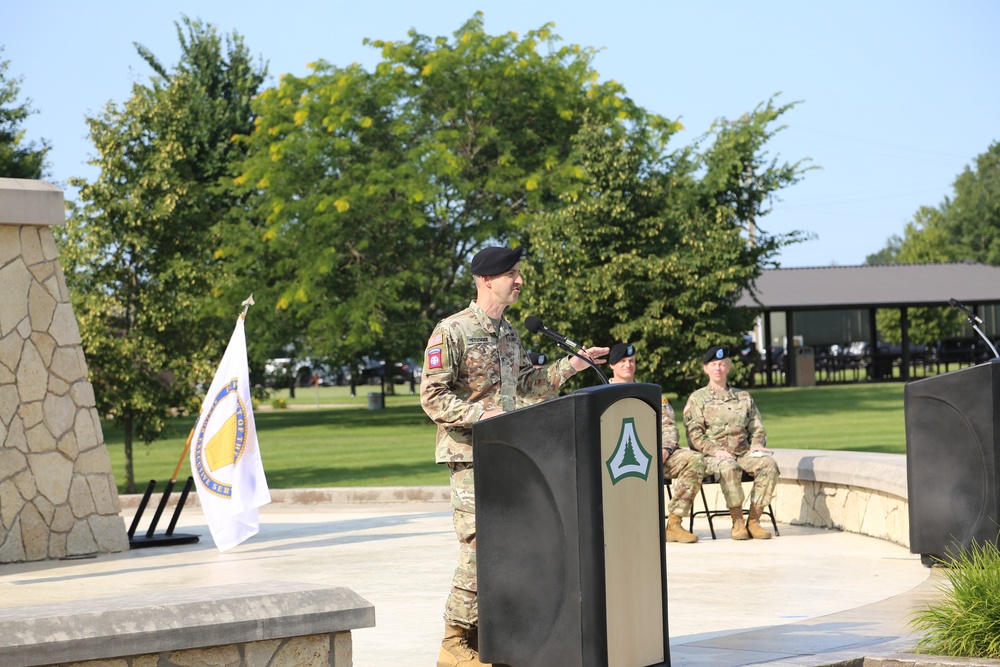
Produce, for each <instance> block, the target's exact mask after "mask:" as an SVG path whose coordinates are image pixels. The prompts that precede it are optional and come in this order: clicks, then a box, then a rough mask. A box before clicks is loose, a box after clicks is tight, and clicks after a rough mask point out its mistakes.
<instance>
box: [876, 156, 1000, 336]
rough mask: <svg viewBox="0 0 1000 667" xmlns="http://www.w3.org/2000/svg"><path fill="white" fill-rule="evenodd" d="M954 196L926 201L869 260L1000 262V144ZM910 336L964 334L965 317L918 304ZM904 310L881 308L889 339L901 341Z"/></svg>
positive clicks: (968, 172)
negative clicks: (900, 231)
mask: <svg viewBox="0 0 1000 667" xmlns="http://www.w3.org/2000/svg"><path fill="white" fill-rule="evenodd" d="M953 188H954V196H953V197H948V198H945V200H944V201H943V202H942V203H941V204H940V205H939V206H937V207H929V206H922V207H921V208H920V209H919V210H918V211H917V212H916V213H915V214H914V216H913V220H911V221H910V222H909V223H907V225H906V228H905V229H904V231H903V235H902V237H900V236H898V235H897V236H892V237H890V239H889V240H888V242H887V244H886V247H885V248H883V249H882V250H880V251H879V252H878V253H875V254H873V255H869V256H868V258H867V260H866V261H867V263H868V264H879V263H883V264H884V263H896V264H918V263H940V262H956V261H973V262H982V263H984V264H993V265H1000V241H998V238H1000V143H997V142H995V143H993V144H991V145H990V147H989V149H988V150H987V151H986V152H985V153H983V154H981V155H979V156H977V157H976V160H975V168H971V167H966V168H965V170H963V172H962V173H961V174H959V175H958V177H957V178H956V179H955V183H954V185H953ZM908 317H909V334H910V341H911V342H913V343H917V344H930V343H933V342H934V341H936V340H940V339H942V338H947V337H950V336H955V335H959V334H960V332H962V331H963V326H964V325H963V321H964V318H963V316H962V315H961V313H959V312H957V311H955V310H954V309H951V308H946V307H941V308H913V309H911V310H910V311H909V312H908ZM899 318H900V315H899V313H898V312H896V311H891V310H880V311H879V312H878V314H877V326H878V329H879V332H880V334H881V335H882V337H883V339H884V340H889V341H894V342H900V339H901V338H902V331H901V329H900V322H899Z"/></svg>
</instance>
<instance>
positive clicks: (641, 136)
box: [522, 102, 804, 392]
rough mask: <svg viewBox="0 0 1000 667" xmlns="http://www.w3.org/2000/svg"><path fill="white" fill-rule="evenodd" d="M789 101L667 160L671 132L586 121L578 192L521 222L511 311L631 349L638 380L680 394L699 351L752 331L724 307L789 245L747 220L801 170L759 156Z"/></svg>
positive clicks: (744, 317) (695, 373) (744, 318)
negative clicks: (522, 279) (526, 228)
mask: <svg viewBox="0 0 1000 667" xmlns="http://www.w3.org/2000/svg"><path fill="white" fill-rule="evenodd" d="M791 106H792V105H787V106H781V107H776V106H774V104H773V102H769V103H767V104H766V105H762V106H761V107H759V108H758V109H756V110H755V111H754V113H753V114H750V115H747V116H745V117H744V118H743V119H741V120H739V121H737V122H735V123H725V122H720V123H717V124H716V125H715V126H714V128H713V129H712V130H711V132H710V133H709V135H706V137H704V138H703V140H702V141H703V142H705V143H709V145H708V147H707V148H706V149H705V150H704V151H702V152H700V151H699V145H700V143H701V142H699V144H696V146H694V147H690V148H685V149H682V150H679V151H676V152H674V153H672V154H670V155H667V156H665V157H664V156H662V148H661V147H662V146H663V145H664V141H665V139H666V138H668V137H669V130H668V131H667V132H663V131H656V130H654V129H652V128H649V127H645V126H642V125H639V124H637V125H634V126H632V127H631V128H629V129H627V130H626V129H623V128H618V129H614V128H607V127H605V126H601V125H600V124H598V123H594V124H588V125H587V126H586V127H585V128H584V129H583V130H582V131H581V132H580V134H579V136H578V137H577V141H576V152H575V155H576V156H577V160H578V166H579V168H580V170H581V174H582V181H583V184H584V185H583V187H582V188H581V189H580V191H572V192H569V193H567V194H566V195H564V197H563V199H564V200H565V202H566V206H565V207H564V208H562V209H560V210H558V211H554V212H550V213H543V214H541V215H539V216H537V218H536V219H535V220H534V223H533V225H532V234H531V246H530V248H529V251H530V259H529V260H528V270H527V274H528V277H527V281H526V282H527V287H526V289H525V296H524V297H523V306H522V307H523V308H525V309H530V310H531V311H532V312H535V313H537V314H539V315H540V316H541V317H542V318H543V319H544V320H546V321H547V322H551V325H550V326H553V328H563V329H565V330H567V331H579V332H587V336H588V341H589V342H591V343H595V344H596V343H608V344H610V343H612V342H616V341H628V342H631V343H634V344H637V345H638V346H639V347H640V349H641V350H642V358H643V374H644V379H646V380H648V381H651V382H657V383H660V384H661V385H663V386H664V388H666V389H668V390H674V391H679V392H683V391H687V390H688V389H690V388H692V387H693V385H694V383H696V382H697V381H698V380H699V379H700V377H699V376H700V372H701V361H700V360H701V354H702V353H703V352H704V350H705V349H707V348H708V347H710V346H712V345H714V344H720V343H721V344H732V345H734V346H736V345H737V344H738V343H739V341H740V339H741V336H742V334H743V332H745V331H747V330H748V329H750V328H751V327H752V324H753V317H754V314H753V313H752V312H751V311H748V310H746V309H738V308H736V307H735V303H736V300H737V299H738V297H739V295H740V293H741V292H743V291H744V290H747V289H751V288H752V285H753V281H754V279H755V278H756V277H757V276H758V275H759V273H760V270H761V268H762V267H763V266H766V265H767V263H768V262H771V261H773V257H774V256H775V254H776V253H777V251H778V249H779V248H781V247H782V246H783V245H785V244H788V243H792V242H795V241H796V240H798V239H799V238H800V237H801V234H800V233H798V232H793V233H791V234H785V235H769V234H767V233H766V232H764V231H763V230H761V229H760V226H759V220H760V218H761V217H763V216H765V215H766V214H767V212H768V210H769V208H768V206H769V201H770V200H771V199H772V198H773V197H774V196H775V195H776V193H777V191H778V190H779V189H780V188H783V187H787V186H789V185H791V184H793V183H795V182H796V181H797V180H798V179H799V178H800V177H801V176H802V173H803V171H804V167H803V165H802V164H801V163H795V164H788V163H781V164H779V163H778V162H777V161H776V160H775V159H772V160H770V161H768V160H767V156H766V154H765V153H764V150H763V149H764V146H765V144H766V141H767V139H769V138H770V137H771V136H772V135H773V133H774V132H775V131H777V129H775V128H774V127H773V124H774V122H775V121H776V120H777V119H778V117H779V116H781V114H783V113H784V112H785V111H787V110H788V109H789V108H791ZM778 129H780V128H778ZM750 173H753V178H752V179H751V178H748V174H750ZM751 229H752V230H753V234H754V236H753V239H752V242H751V239H750V236H749V235H750V233H751Z"/></svg>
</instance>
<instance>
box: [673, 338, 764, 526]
mask: <svg viewBox="0 0 1000 667" xmlns="http://www.w3.org/2000/svg"><path fill="white" fill-rule="evenodd" d="M702 361H703V363H704V365H703V366H702V368H703V369H704V371H705V375H707V376H708V386H706V387H702V388H701V389H699V390H697V391H696V392H694V393H693V394H691V397H690V398H689V399H688V402H687V405H686V406H684V426H685V427H686V429H687V437H688V443H689V444H690V445H691V449H695V450H697V451H699V452H701V453H702V454H704V457H705V459H704V460H705V470H706V472H707V473H708V474H710V475H711V474H718V475H720V482H721V485H722V494H723V496H725V498H726V506H727V507H728V508H729V514H730V515H731V516H732V518H733V530H732V537H733V539H734V540H748V539H750V538H751V537H752V538H754V539H756V540H767V539H770V538H771V533H770V532H769V531H767V530H765V529H764V528H763V527H761V525H760V516H761V514H763V513H764V510H765V509H766V508H767V506H768V504H769V503H770V502H771V495H772V494H773V493H774V487H775V485H776V484H777V482H778V474H779V471H778V464H777V463H776V462H775V460H774V458H773V457H772V456H771V455H770V454H771V450H769V449H767V447H766V445H767V433H766V432H765V431H764V424H763V422H762V421H761V419H760V412H759V411H758V410H757V406H756V405H755V404H754V402H753V399H752V398H750V394H749V393H748V392H746V391H743V390H739V389H734V388H733V387H730V386H729V383H728V381H727V378H728V376H729V371H730V369H731V368H732V362H731V361H730V359H729V349H728V348H726V347H723V346H722V345H716V346H715V347H712V348H710V349H709V350H708V351H707V352H706V353H705V356H704V357H703V359H702ZM743 471H746V472H747V473H748V474H749V475H750V476H751V477H753V478H754V481H753V489H752V490H751V491H750V510H749V515H748V517H747V522H746V524H745V525H744V523H743V500H744V494H743V484H742V479H743Z"/></svg>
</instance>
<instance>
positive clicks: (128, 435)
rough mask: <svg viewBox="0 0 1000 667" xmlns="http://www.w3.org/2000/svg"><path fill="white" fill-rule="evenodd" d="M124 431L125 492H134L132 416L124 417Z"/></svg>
mask: <svg viewBox="0 0 1000 667" xmlns="http://www.w3.org/2000/svg"><path fill="white" fill-rule="evenodd" d="M124 427H125V429H124V431H125V493H135V466H134V465H133V463H132V418H131V417H126V418H125V423H124Z"/></svg>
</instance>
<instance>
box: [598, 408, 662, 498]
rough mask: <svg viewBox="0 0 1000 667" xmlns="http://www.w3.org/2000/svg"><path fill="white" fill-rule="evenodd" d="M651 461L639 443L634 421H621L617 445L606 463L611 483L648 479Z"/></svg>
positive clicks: (629, 419)
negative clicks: (630, 479)
mask: <svg viewBox="0 0 1000 667" xmlns="http://www.w3.org/2000/svg"><path fill="white" fill-rule="evenodd" d="M652 461H653V457H652V456H650V454H649V452H647V451H646V448H645V447H643V446H642V443H641V442H640V441H639V435H638V434H637V433H636V431H635V419H634V418H632V417H626V418H624V419H622V428H621V433H620V434H619V435H618V444H617V445H616V446H615V451H614V452H612V453H611V458H609V459H608V460H607V462H606V465H607V466H608V474H609V475H610V476H611V483H612V484H617V483H618V482H619V481H621V480H623V479H625V478H626V477H638V478H640V479H642V480H643V481H645V480H646V479H647V478H648V477H649V466H650V464H651V463H652Z"/></svg>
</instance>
